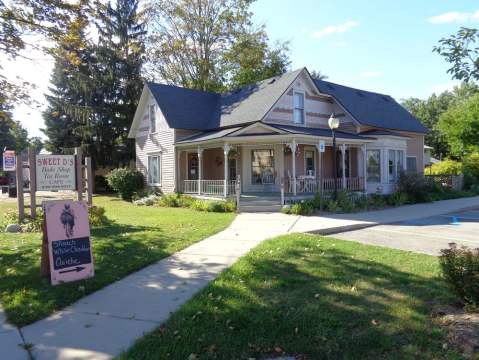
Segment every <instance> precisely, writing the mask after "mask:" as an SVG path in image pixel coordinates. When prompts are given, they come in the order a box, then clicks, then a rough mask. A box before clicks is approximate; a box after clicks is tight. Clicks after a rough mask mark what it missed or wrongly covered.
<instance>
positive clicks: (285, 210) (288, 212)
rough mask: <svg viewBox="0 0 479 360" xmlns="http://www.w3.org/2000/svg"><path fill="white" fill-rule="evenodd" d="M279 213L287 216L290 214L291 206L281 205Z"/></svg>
mask: <svg viewBox="0 0 479 360" xmlns="http://www.w3.org/2000/svg"><path fill="white" fill-rule="evenodd" d="M281 212H282V213H283V214H287V215H289V214H291V205H283V207H282V208H281Z"/></svg>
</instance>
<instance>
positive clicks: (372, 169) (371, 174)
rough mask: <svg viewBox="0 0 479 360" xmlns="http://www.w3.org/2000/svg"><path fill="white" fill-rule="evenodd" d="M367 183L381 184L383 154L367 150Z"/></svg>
mask: <svg viewBox="0 0 479 360" xmlns="http://www.w3.org/2000/svg"><path fill="white" fill-rule="evenodd" d="M366 157H367V181H368V182H377V183H378V182H381V152H380V151H379V150H367V155H366Z"/></svg>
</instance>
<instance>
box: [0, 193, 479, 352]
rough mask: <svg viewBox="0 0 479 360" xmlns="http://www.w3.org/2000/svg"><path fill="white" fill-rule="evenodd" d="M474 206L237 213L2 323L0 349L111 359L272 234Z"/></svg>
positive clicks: (461, 202)
mask: <svg viewBox="0 0 479 360" xmlns="http://www.w3.org/2000/svg"><path fill="white" fill-rule="evenodd" d="M474 207H479V197H475V198H467V199H457V200H448V201H441V202H436V203H431V204H420V205H411V206H404V207H401V208H396V209H390V210H383V211H375V212H369V213H359V214H344V215H335V216H332V215H331V216H311V217H303V216H291V215H283V214H280V213H273V214H255V213H249V214H240V215H239V216H237V217H236V219H235V220H234V221H233V223H232V224H231V225H230V227H229V228H228V229H226V230H224V231H222V232H220V233H218V234H216V235H213V236H211V237H209V238H207V239H205V240H203V241H200V242H198V243H196V244H194V245H192V246H190V247H188V248H186V249H184V250H182V251H180V252H178V253H176V254H174V255H172V256H170V257H168V258H165V259H163V260H161V261H159V262H158V263H156V264H153V265H151V266H148V267H146V268H144V269H142V270H140V271H138V272H136V273H134V274H131V275H129V276H127V277H125V278H123V279H121V280H119V281H117V282H116V283H113V284H111V285H109V286H107V287H105V288H104V289H102V290H99V291H97V292H95V293H93V294H91V295H89V296H86V297H84V298H82V299H81V300H79V301H78V302H76V303H75V304H73V305H71V306H69V307H67V308H65V309H64V310H62V311H60V312H57V313H55V314H53V315H51V316H49V317H47V318H46V319H43V320H40V321H38V322H36V323H34V324H32V325H29V326H26V327H24V328H22V329H21V330H20V332H18V330H16V329H15V328H12V327H9V326H8V325H6V327H5V326H4V327H3V328H2V327H0V349H1V353H2V355H4V354H8V356H7V358H8V359H11V358H12V359H17V358H22V357H23V358H24V359H28V358H29V354H27V352H26V351H24V350H23V349H21V347H19V346H18V343H19V341H20V342H21V335H23V338H24V341H25V343H26V344H32V345H33V348H32V349H31V352H30V354H31V356H32V357H33V358H34V359H48V360H50V359H109V358H111V357H114V356H116V355H119V354H120V353H121V352H122V351H123V350H126V349H128V348H129V347H130V346H131V345H132V344H133V342H134V341H135V340H136V339H138V338H140V337H141V336H142V335H143V334H145V333H147V332H149V331H152V330H153V329H154V328H156V327H157V326H159V325H160V324H161V323H163V322H164V321H166V320H167V319H168V317H169V315H170V313H172V312H174V311H176V310H177V309H178V308H179V307H180V306H181V305H182V304H184V303H185V302H186V301H188V300H189V299H190V298H191V297H192V296H193V295H194V294H195V293H196V292H198V291H199V290H201V289H202V288H203V287H204V286H206V284H207V283H208V282H209V281H211V280H213V279H214V278H216V277H217V276H218V274H219V273H220V272H221V271H222V270H224V269H225V268H227V267H228V266H230V265H231V264H233V263H234V262H235V261H236V260H237V259H238V258H239V257H240V256H242V255H244V254H245V253H247V252H248V251H249V250H250V249H251V248H253V247H255V246H256V245H258V244H259V243H260V242H262V241H263V240H265V239H267V238H271V237H274V236H277V235H282V234H286V233H290V232H313V233H331V232H339V231H342V230H343V229H345V228H347V229H355V228H356V229H358V228H362V227H367V226H374V225H376V224H379V223H392V222H396V221H405V220H412V219H417V218H424V217H429V216H434V215H438V214H444V213H448V212H452V211H460V210H464V209H469V208H474ZM0 315H1V312H0ZM0 321H2V319H1V317H0ZM2 323H3V322H0V324H2ZM2 329H9V331H6V332H5V331H4V332H2V331H1V330H2ZM13 330H15V331H16V332H15V331H13ZM6 334H7V335H6ZM15 334H16V335H15ZM15 336H16V337H15ZM19 349H20V351H21V352H23V353H21V352H20V353H19V352H18V350H19ZM16 356H17V357H16Z"/></svg>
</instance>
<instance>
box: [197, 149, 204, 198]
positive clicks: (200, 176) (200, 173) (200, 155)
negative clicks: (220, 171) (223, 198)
mask: <svg viewBox="0 0 479 360" xmlns="http://www.w3.org/2000/svg"><path fill="white" fill-rule="evenodd" d="M197 153H198V195H200V194H201V180H203V149H202V148H200V147H199V146H198V150H197Z"/></svg>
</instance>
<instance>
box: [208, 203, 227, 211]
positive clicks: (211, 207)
mask: <svg viewBox="0 0 479 360" xmlns="http://www.w3.org/2000/svg"><path fill="white" fill-rule="evenodd" d="M208 211H209V212H225V203H224V202H223V201H211V202H210V203H209V204H208Z"/></svg>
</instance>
